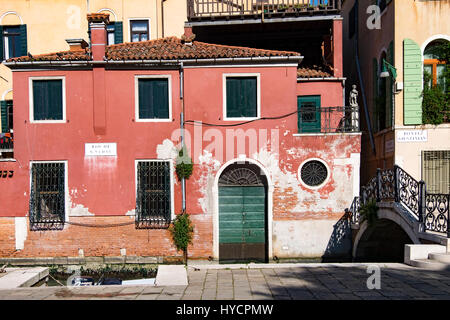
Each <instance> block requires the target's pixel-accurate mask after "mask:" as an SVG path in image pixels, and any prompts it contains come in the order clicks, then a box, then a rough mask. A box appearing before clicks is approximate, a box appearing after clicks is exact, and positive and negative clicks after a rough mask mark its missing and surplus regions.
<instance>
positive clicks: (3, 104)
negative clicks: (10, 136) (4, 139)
mask: <svg viewBox="0 0 450 320" xmlns="http://www.w3.org/2000/svg"><path fill="white" fill-rule="evenodd" d="M0 110H1V121H2V132H3V133H5V132H9V131H8V103H7V101H0Z"/></svg>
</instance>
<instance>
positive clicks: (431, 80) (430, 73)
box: [423, 40, 449, 91]
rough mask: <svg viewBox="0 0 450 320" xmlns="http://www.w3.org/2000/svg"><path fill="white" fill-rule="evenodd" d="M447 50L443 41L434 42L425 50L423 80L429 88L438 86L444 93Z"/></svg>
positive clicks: (447, 47) (446, 43) (446, 45)
mask: <svg viewBox="0 0 450 320" xmlns="http://www.w3.org/2000/svg"><path fill="white" fill-rule="evenodd" d="M448 50H449V44H448V41H445V40H435V41H433V42H431V43H430V44H429V45H428V46H427V47H426V48H425V51H424V54H423V58H424V80H425V84H427V85H428V86H429V87H431V86H436V85H438V86H440V87H441V88H442V90H443V91H445V88H446V85H447V84H446V67H447V66H446V63H447V61H445V59H446V57H445V55H446V54H445V51H447V52H448ZM447 55H448V54H447Z"/></svg>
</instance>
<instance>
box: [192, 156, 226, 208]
mask: <svg viewBox="0 0 450 320" xmlns="http://www.w3.org/2000/svg"><path fill="white" fill-rule="evenodd" d="M198 161H199V164H200V165H201V166H202V167H203V170H202V173H201V176H200V177H199V179H198V180H197V184H198V186H199V191H200V193H201V194H202V197H199V198H198V204H199V205H200V207H201V208H202V210H203V212H204V213H208V214H211V213H212V212H213V210H214V203H213V199H214V197H213V194H212V190H213V186H214V172H217V170H219V169H220V161H219V160H217V159H213V156H212V153H211V152H208V151H207V150H204V151H203V155H199V157H198Z"/></svg>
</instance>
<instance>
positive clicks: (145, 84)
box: [139, 79, 153, 119]
mask: <svg viewBox="0 0 450 320" xmlns="http://www.w3.org/2000/svg"><path fill="white" fill-rule="evenodd" d="M152 97H153V91H152V90H151V85H150V81H149V80H147V79H139V119H148V118H151V117H152V116H153V110H151V100H152Z"/></svg>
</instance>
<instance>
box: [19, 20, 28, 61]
mask: <svg viewBox="0 0 450 320" xmlns="http://www.w3.org/2000/svg"><path fill="white" fill-rule="evenodd" d="M27 54H28V42H27V25H26V24H22V25H21V26H20V56H26V55H27Z"/></svg>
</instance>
